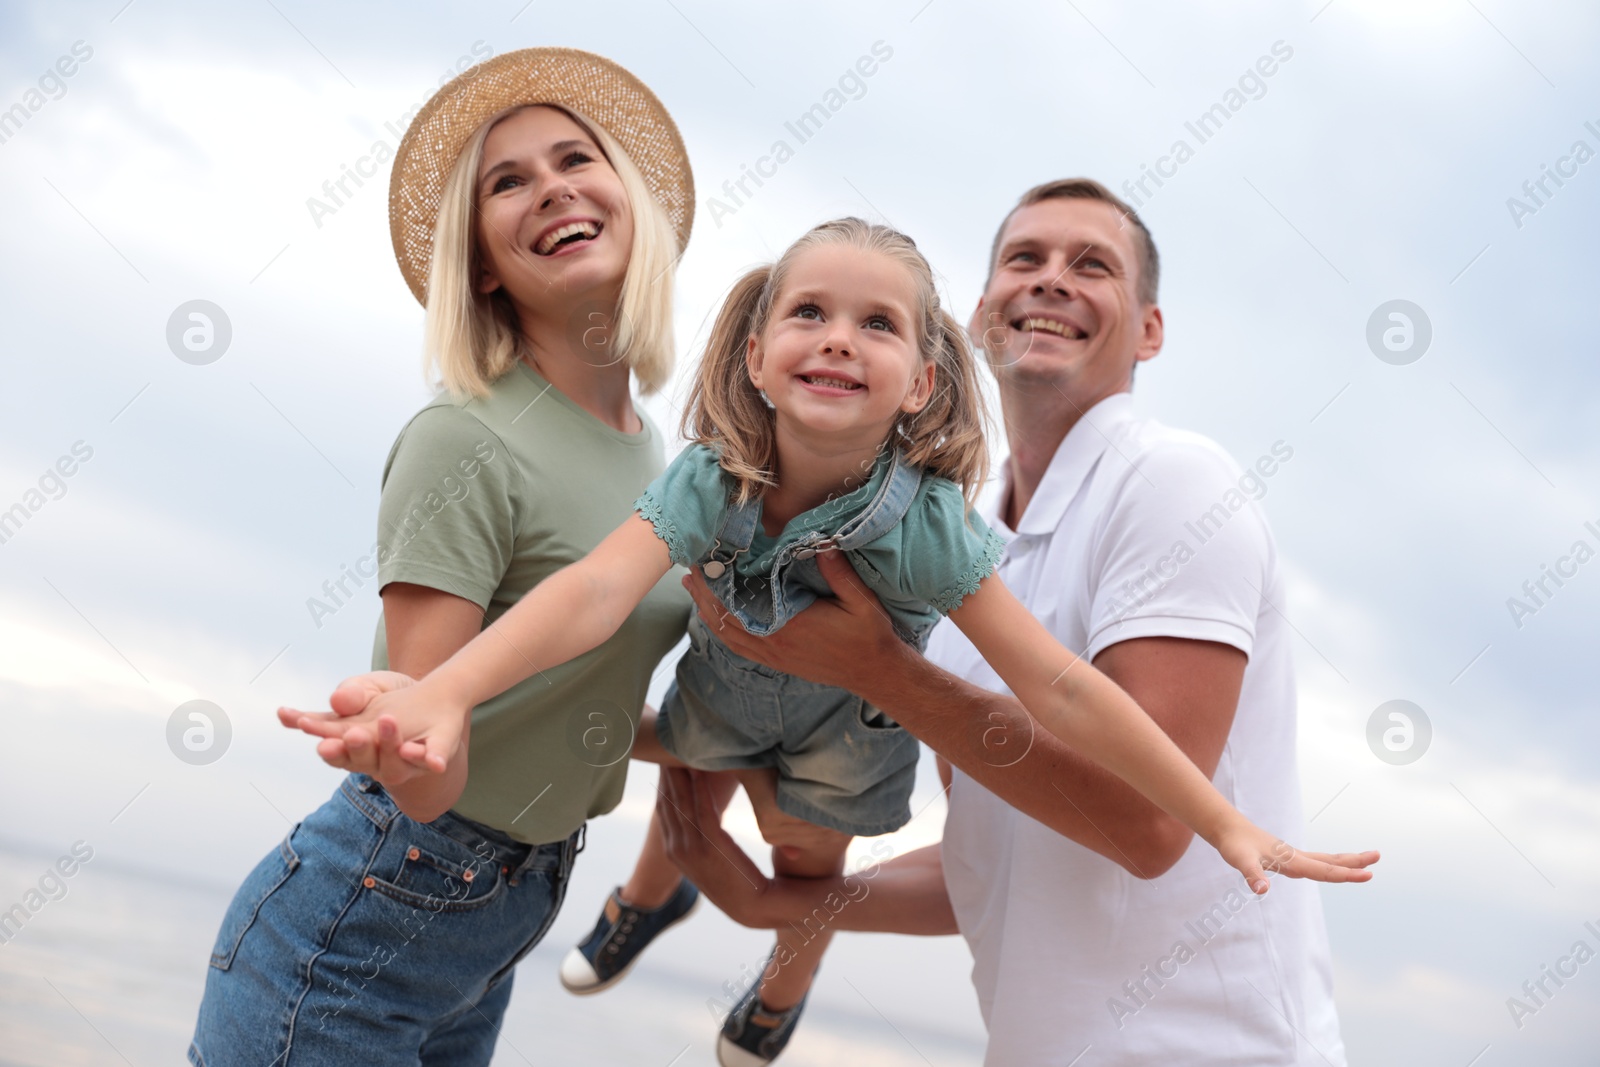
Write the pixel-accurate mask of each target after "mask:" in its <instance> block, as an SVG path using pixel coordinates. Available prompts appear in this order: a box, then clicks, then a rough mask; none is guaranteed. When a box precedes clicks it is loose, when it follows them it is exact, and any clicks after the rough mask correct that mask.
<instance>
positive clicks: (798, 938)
mask: <svg viewBox="0 0 1600 1067" xmlns="http://www.w3.org/2000/svg"><path fill="white" fill-rule="evenodd" d="M816 829H817V831H818V836H822V835H828V836H829V837H831V840H823V841H818V842H813V843H808V844H807V845H805V846H803V847H798V848H797V847H792V846H791V847H784V848H774V849H773V850H772V869H773V873H774V874H776V875H778V876H780V877H789V878H833V877H836V876H838V875H839V874H842V873H843V872H844V854H845V849H846V848H848V847H849V845H850V841H851V838H850V835H849V834H843V833H840V832H839V831H837V830H823V829H822V828H821V827H818V828H816ZM822 900H823V898H822V895H821V894H820V893H819V894H818V898H817V906H816V908H815V909H814V910H813V911H812V913H811V915H809V916H807V917H806V918H804V919H802V920H800V921H799V922H794V923H789V924H788V925H786V926H781V927H779V928H778V944H777V948H776V950H775V952H774V955H773V958H772V963H771V964H770V965H769V966H768V969H767V971H766V972H765V973H764V974H763V975H762V976H761V1003H762V1005H763V1006H764V1007H765V1008H766V1009H767V1010H769V1011H775V1012H777V1011H786V1010H788V1009H789V1008H792V1007H794V1006H795V1005H796V1004H798V1003H800V998H801V997H803V996H805V995H806V990H808V989H810V988H811V979H812V977H813V976H814V975H815V974H816V971H817V966H818V965H819V964H821V963H822V954H823V953H824V952H826V951H827V950H828V943H829V942H830V941H832V940H833V927H832V925H831V920H832V918H833V915H832V913H831V912H829V911H828V909H827V908H826V907H825V906H824V905H823V902H822Z"/></svg>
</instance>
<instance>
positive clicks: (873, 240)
mask: <svg viewBox="0 0 1600 1067" xmlns="http://www.w3.org/2000/svg"><path fill="white" fill-rule="evenodd" d="M821 245H845V246H848V247H850V248H856V249H859V250H861V251H864V252H876V253H878V254H880V255H884V256H888V257H889V258H890V259H892V260H894V261H895V262H897V263H899V264H900V265H901V266H903V267H904V268H905V269H906V270H907V271H908V272H909V273H910V275H911V277H912V279H913V280H914V282H915V288H916V293H917V307H916V310H915V316H916V321H915V325H916V346H917V351H918V352H919V353H920V354H921V356H922V358H923V360H924V361H925V362H929V363H932V364H933V365H934V368H935V370H934V383H933V394H932V396H931V397H930V399H929V400H928V403H927V404H926V405H925V406H924V407H923V408H922V410H921V411H918V412H917V413H915V414H902V415H901V416H900V420H899V421H898V422H897V423H896V424H895V426H894V429H893V430H892V431H891V432H890V434H889V440H888V442H887V443H888V444H889V445H890V446H892V447H898V448H899V449H900V450H901V451H903V452H904V453H905V455H906V459H907V460H909V461H910V462H911V463H913V464H915V465H916V466H918V467H921V468H922V469H923V470H924V471H926V472H928V473H929V474H934V475H938V476H939V477H941V478H948V479H950V480H951V481H953V482H955V483H956V484H957V485H959V486H961V491H962V494H963V495H964V496H965V497H966V499H967V503H968V504H969V505H970V504H971V503H972V501H973V498H974V497H975V496H976V495H977V491H978V488H979V487H980V486H981V485H982V484H983V481H984V479H985V478H986V477H987V476H988V473H989V455H988V450H987V448H986V446H985V444H984V440H985V438H984V431H985V429H986V428H987V424H988V417H987V414H986V411H985V407H984V403H983V394H982V391H981V390H980V388H979V384H978V363H977V360H976V359H974V358H973V354H972V347H971V345H970V344H969V343H968V341H967V334H966V331H965V330H964V329H963V328H962V326H961V324H960V323H959V322H957V321H956V320H955V318H954V317H953V316H952V315H951V314H950V313H949V312H948V311H946V310H945V309H944V308H943V307H941V306H940V303H939V291H938V287H937V286H936V285H935V283H934V280H933V270H932V268H930V267H929V266H928V261H927V260H926V259H924V258H923V256H922V253H921V252H919V251H918V250H917V245H916V242H915V241H913V240H912V239H911V238H909V237H907V236H906V235H905V234H903V233H901V232H900V231H898V230H895V229H891V228H890V227H888V226H880V225H877V224H874V223H869V222H865V221H863V220H861V219H858V218H843V219H834V220H833V221H831V222H824V223H823V224H822V225H820V226H817V227H815V228H813V229H812V230H811V231H809V232H808V233H806V234H805V236H803V237H801V238H800V239H799V240H798V241H796V242H795V243H794V244H792V245H790V246H789V248H788V250H787V251H785V252H784V253H783V255H781V256H779V257H778V261H777V262H776V263H773V264H771V265H770V266H763V267H757V268H756V269H754V270H752V271H750V272H749V273H747V274H746V275H745V276H744V277H742V278H740V279H739V280H738V281H737V282H735V283H734V285H733V289H732V291H730V292H729V294H728V299H727V301H726V302H725V303H724V304H723V305H722V310H721V311H720V312H719V313H718V315H717V321H716V325H715V326H713V327H712V329H711V339H710V341H708V342H707V343H706V351H705V356H704V357H703V358H702V359H701V361H700V369H699V371H698V373H697V374H696V376H695V381H694V385H693V387H692V388H691V391H690V393H689V402H688V404H687V405H686V406H685V408H684V413H683V431H682V432H683V436H684V437H685V438H687V439H688V440H690V441H693V442H695V443H697V444H703V445H708V446H710V447H713V448H715V449H717V450H718V452H719V453H720V456H721V465H722V469H723V470H725V471H727V472H728V473H729V474H730V475H731V476H732V477H733V478H734V480H735V481H736V482H737V484H738V487H739V488H738V499H739V500H740V501H741V502H742V501H745V500H749V499H750V498H751V497H754V496H757V495H759V494H760V492H761V491H762V489H763V488H765V487H769V486H773V485H776V484H777V483H776V479H775V472H776V469H777V433H776V430H775V419H776V417H775V414H774V412H773V410H772V407H771V406H770V405H769V404H768V403H767V400H766V398H765V397H763V396H762V395H761V393H760V391H759V390H757V389H756V387H755V385H754V384H753V383H752V382H751V381H750V373H749V369H748V367H747V365H746V362H745V354H746V352H747V346H748V343H749V340H750V338H751V337H759V336H760V335H761V333H762V331H763V330H765V329H766V326H767V321H768V319H769V318H770V317H771V315H772V307H773V304H774V303H775V302H776V300H777V297H778V295H779V294H780V293H781V292H782V290H783V284H784V279H785V277H786V276H787V275H788V272H789V268H790V267H791V265H792V264H793V263H794V260H795V257H796V256H798V255H799V254H800V253H802V252H804V251H806V250H807V249H811V248H816V247H818V246H821Z"/></svg>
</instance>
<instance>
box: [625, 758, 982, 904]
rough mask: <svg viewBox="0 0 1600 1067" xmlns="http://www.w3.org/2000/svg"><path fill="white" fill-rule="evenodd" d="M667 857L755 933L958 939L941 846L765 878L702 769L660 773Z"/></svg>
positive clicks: (659, 811) (666, 769)
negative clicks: (723, 816) (839, 868)
mask: <svg viewBox="0 0 1600 1067" xmlns="http://www.w3.org/2000/svg"><path fill="white" fill-rule="evenodd" d="M656 811H657V814H658V815H659V816H660V817H661V826H662V831H663V833H664V835H665V838H666V845H667V855H669V856H670V857H672V860H673V862H675V863H677V865H678V866H679V868H680V869H682V871H683V873H684V875H685V877H687V878H688V879H689V881H691V882H693V883H694V884H695V885H696V886H698V887H699V889H700V891H701V892H702V893H704V894H705V895H706V897H707V898H708V899H709V900H710V901H711V902H712V903H713V904H715V905H716V906H717V907H719V908H721V909H722V910H723V911H724V912H726V913H727V915H728V917H729V918H731V919H733V921H734V922H737V923H740V924H741V925H744V926H751V927H755V928H757V929H767V930H771V929H777V928H778V927H781V926H788V925H790V924H791V923H792V924H797V925H798V924H801V923H808V924H811V925H812V926H825V927H827V928H828V929H831V930H866V931H874V932H878V933H888V934H930V935H937V934H953V933H956V920H955V914H954V913H953V912H952V911H951V910H950V898H949V897H948V896H947V895H946V893H945V887H944V868H943V867H942V866H941V864H940V853H939V846H938V845H929V846H927V847H926V848H920V849H917V850H916V851H915V852H908V853H906V854H905V855H903V856H894V857H893V858H890V859H887V860H885V861H883V862H881V863H880V862H878V861H877V860H874V861H873V862H872V863H870V864H868V865H867V866H865V867H863V868H862V869H861V870H859V871H857V872H855V873H852V874H845V875H840V876H838V877H834V878H768V877H767V876H766V875H764V874H762V873H761V869H760V868H759V867H757V866H756V865H755V862H754V861H753V860H751V859H750V857H749V855H747V854H746V853H745V851H744V849H742V848H740V847H739V846H738V844H737V843H735V841H734V840H733V838H732V837H730V836H729V835H728V832H727V831H726V830H724V829H723V828H722V824H721V821H720V819H719V817H718V814H717V810H716V806H715V803H714V801H713V799H712V796H711V791H710V789H709V788H708V786H707V783H706V782H705V780H704V778H703V776H702V775H701V773H700V772H698V771H691V770H687V769H683V768H676V767H662V768H661V787H660V794H659V799H658V800H657V802H656Z"/></svg>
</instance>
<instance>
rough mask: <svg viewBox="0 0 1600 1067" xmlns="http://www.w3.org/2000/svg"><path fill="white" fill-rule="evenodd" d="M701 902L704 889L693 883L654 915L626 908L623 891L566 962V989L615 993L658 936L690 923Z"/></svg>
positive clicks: (613, 894) (617, 891) (563, 966)
mask: <svg viewBox="0 0 1600 1067" xmlns="http://www.w3.org/2000/svg"><path fill="white" fill-rule="evenodd" d="M699 903H700V890H698V889H696V888H695V887H694V884H693V883H692V882H690V881H689V879H687V878H685V879H683V880H681V881H680V882H679V883H678V888H677V889H676V890H675V891H674V892H673V894H672V896H671V897H670V898H669V899H668V900H667V902H666V903H665V904H663V905H661V906H660V907H659V908H655V909H652V910H650V911H646V910H644V909H643V908H635V907H631V906H630V905H628V904H624V903H623V901H622V887H621V886H618V887H617V888H616V889H613V890H612V891H611V897H610V898H609V899H608V900H607V901H606V906H605V907H604V908H602V909H600V919H599V921H598V922H596V923H595V925H594V931H593V932H592V933H591V934H590V935H589V936H588V937H586V938H584V939H583V941H582V942H581V943H580V944H579V945H578V946H577V947H576V948H574V949H573V950H572V951H571V952H568V953H567V958H566V959H564V960H562V961H561V984H562V985H564V986H566V987H567V991H568V992H571V993H577V994H579V995H580V996H584V995H587V994H589V993H598V992H600V991H601V990H602V989H609V988H611V987H612V986H614V985H616V984H617V983H618V982H620V981H622V980H623V978H625V977H627V974H628V971H629V969H630V968H632V967H633V965H634V964H635V963H636V962H638V959H639V953H641V952H643V951H644V947H645V946H646V945H648V944H649V943H650V942H651V941H654V940H655V939H656V935H658V934H660V933H661V932H662V931H663V930H665V929H667V928H668V927H669V926H673V925H675V924H677V923H680V922H682V921H683V920H684V919H687V918H688V917H689V915H690V913H691V912H693V911H694V909H695V907H696V906H697V905H698V904H699Z"/></svg>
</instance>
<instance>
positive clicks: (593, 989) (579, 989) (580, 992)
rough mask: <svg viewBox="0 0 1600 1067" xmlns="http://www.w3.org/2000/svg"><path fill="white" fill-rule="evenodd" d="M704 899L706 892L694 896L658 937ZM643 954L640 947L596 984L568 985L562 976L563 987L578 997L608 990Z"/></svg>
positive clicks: (691, 913)
mask: <svg viewBox="0 0 1600 1067" xmlns="http://www.w3.org/2000/svg"><path fill="white" fill-rule="evenodd" d="M704 899H705V894H704V893H701V894H700V895H698V896H696V897H695V898H694V903H693V904H690V905H689V910H688V911H686V912H684V913H683V914H682V915H680V916H678V917H677V918H676V919H673V920H672V921H671V922H669V923H668V924H667V925H665V926H663V927H662V928H661V929H660V930H659V931H658V932H657V933H656V937H660V936H661V935H662V934H664V933H666V932H667V931H668V930H670V929H672V928H673V927H674V926H677V925H678V924H679V923H681V922H683V921H684V920H686V919H688V918H689V916H691V915H693V914H694V913H695V911H696V909H698V908H699V907H700V902H701V901H702V900H704ZM656 937H652V938H651V939H650V940H651V941H654V940H655V939H656ZM645 947H646V948H648V947H649V946H648V945H647V946H645ZM643 956H644V950H643V949H640V950H639V952H638V953H637V954H635V955H634V957H633V959H632V960H630V961H628V965H627V966H626V967H624V968H622V970H620V971H618V972H617V973H616V974H614V975H612V976H611V977H610V978H608V979H606V980H605V981H603V982H596V983H595V984H594V985H586V986H575V985H568V984H567V980H566V978H564V977H561V978H560V980H561V988H563V989H565V990H566V991H567V992H568V993H571V994H572V995H573V996H577V997H587V996H592V995H594V994H595V993H604V992H605V991H606V990H608V989H610V988H611V987H612V986H614V985H616V984H617V983H618V982H620V981H622V980H623V979H624V978H626V977H628V972H629V971H631V970H633V969H634V967H635V966H637V965H638V963H639V960H640V959H641V958H642V957H643ZM557 977H560V976H559V975H558V976H557Z"/></svg>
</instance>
